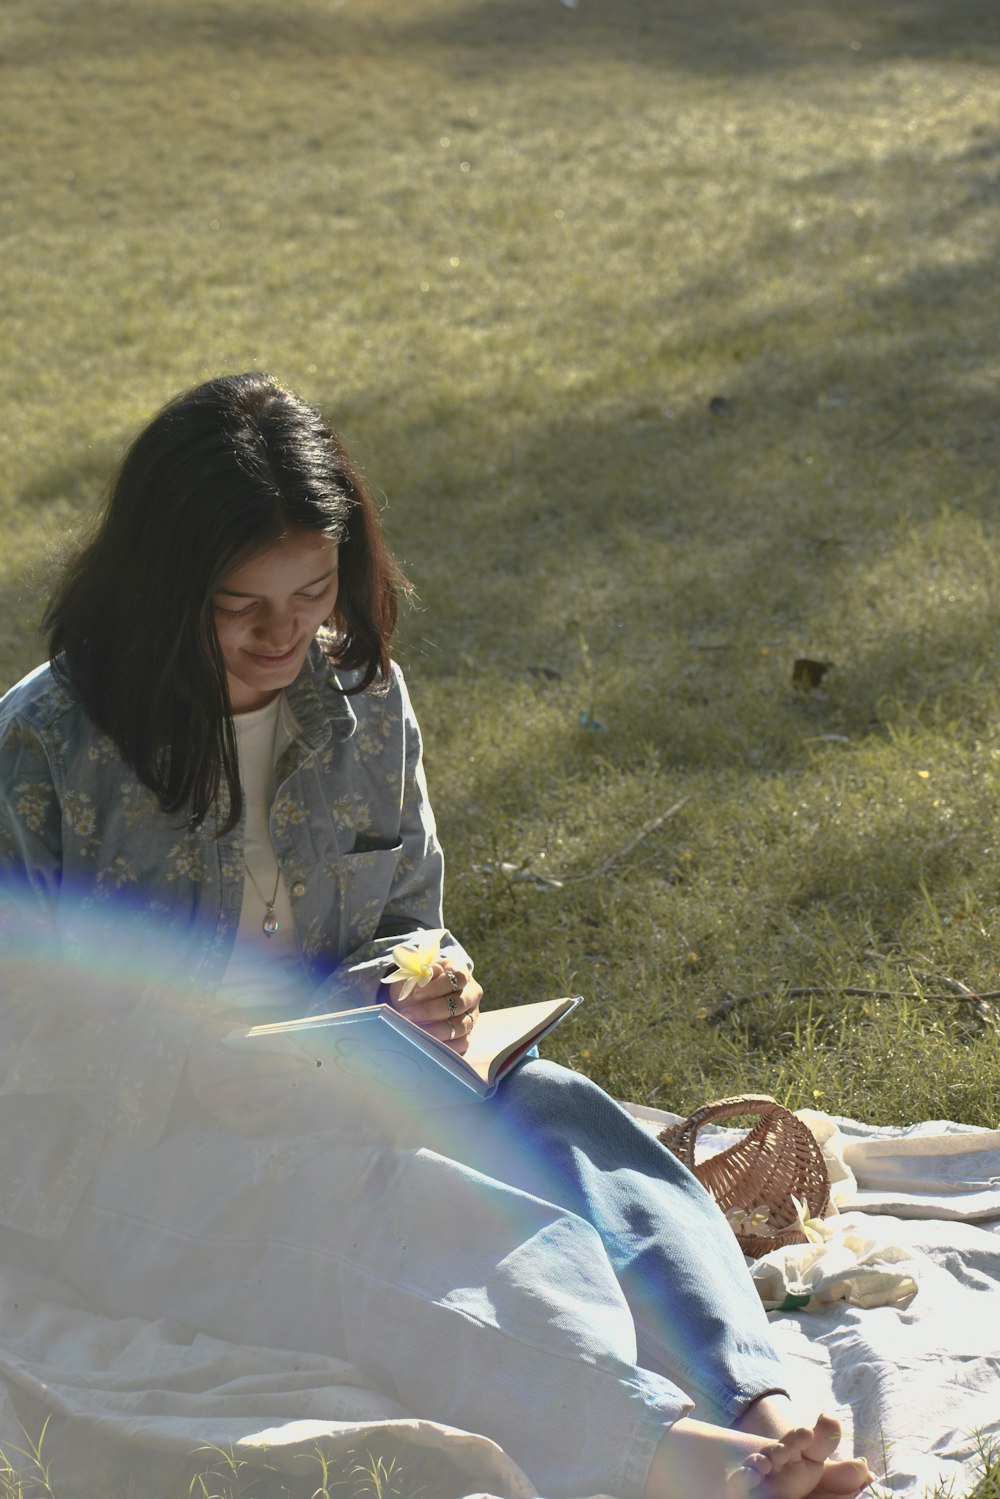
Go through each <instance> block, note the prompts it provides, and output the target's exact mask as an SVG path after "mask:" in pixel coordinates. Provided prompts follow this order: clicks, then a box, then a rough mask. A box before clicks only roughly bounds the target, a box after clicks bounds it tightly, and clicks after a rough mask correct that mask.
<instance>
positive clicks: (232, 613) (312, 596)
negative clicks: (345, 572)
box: [214, 578, 333, 619]
mask: <svg viewBox="0 0 1000 1499" xmlns="http://www.w3.org/2000/svg"><path fill="white" fill-rule="evenodd" d="M332 586H333V578H331V579H330V580H329V582H327V583H324V584H323V587H322V588H317V589H316V590H315V592H313V593H307V592H306V591H305V590H303V591H302V592H301V593H297V594H296V595H295V597H296V598H299V599H305V600H306V602H307V603H310V604H318V603H319V601H320V599H322V598H325V597H326V595H327V594H328V593H329V592H330V589H331V588H332ZM214 602H215V607H216V609H217V610H218V611H219V613H220V614H226V615H228V616H229V618H230V619H237V618H238V617H239V616H240V615H241V614H249V613H250V610H251V609H252V608H253V607H254V605H255V604H257V603H259V602H260V600H259V599H251V600H250V602H249V604H244V605H243V607H242V608H241V609H227V608H226V606H225V604H220V603H219V602H218V600H217V599H216V600H215V601H214Z"/></svg>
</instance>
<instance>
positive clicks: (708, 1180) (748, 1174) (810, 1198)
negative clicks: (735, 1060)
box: [658, 1093, 830, 1259]
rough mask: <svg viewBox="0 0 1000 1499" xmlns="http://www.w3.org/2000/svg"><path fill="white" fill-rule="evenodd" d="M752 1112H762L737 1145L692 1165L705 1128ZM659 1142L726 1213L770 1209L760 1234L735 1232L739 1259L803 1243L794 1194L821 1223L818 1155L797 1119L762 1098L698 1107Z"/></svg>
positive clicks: (822, 1173)
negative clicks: (701, 1129)
mask: <svg viewBox="0 0 1000 1499" xmlns="http://www.w3.org/2000/svg"><path fill="white" fill-rule="evenodd" d="M753 1115H759V1118H758V1119H757V1122H756V1124H754V1125H753V1127H752V1128H751V1129H750V1130H749V1131H748V1133H747V1134H745V1135H744V1136H743V1138H742V1139H741V1140H737V1142H736V1144H735V1145H730V1146H729V1148H728V1149H727V1150H722V1151H720V1152H719V1153H718V1155H713V1156H710V1157H709V1158H708V1159H707V1160H704V1161H701V1162H696V1161H695V1140H696V1138H697V1135H698V1131H699V1129H700V1128H701V1127H702V1125H703V1124H718V1123H719V1122H720V1121H721V1120H723V1119H733V1118H736V1117H737V1116H753ZM658 1138H659V1139H660V1140H661V1141H662V1142H663V1144H664V1145H666V1146H667V1148H668V1149H669V1150H672V1151H673V1153H674V1155H675V1156H677V1158H678V1160H680V1161H683V1163H684V1165H685V1166H687V1167H688V1168H689V1169H690V1170H691V1171H693V1172H694V1174H695V1176H696V1177H697V1178H698V1180H699V1181H700V1182H701V1184H702V1186H703V1187H707V1188H708V1190H709V1191H710V1192H711V1194H712V1196H713V1197H714V1198H715V1200H716V1202H717V1203H718V1204H719V1207H720V1208H721V1209H722V1211H723V1212H724V1213H729V1212H730V1211H731V1209H733V1208H742V1209H743V1210H744V1212H746V1213H750V1212H751V1211H752V1210H753V1209H754V1208H759V1207H765V1208H767V1209H768V1221H767V1223H766V1224H765V1225H763V1228H762V1231H761V1232H758V1233H748V1232H747V1231H746V1229H745V1228H743V1227H740V1226H734V1228H733V1232H734V1233H735V1234H736V1238H737V1240H738V1241H739V1245H740V1248H741V1249H742V1250H743V1252H744V1254H749V1255H752V1256H753V1257H754V1258H755V1259H757V1258H759V1257H760V1255H762V1254H766V1253H767V1251H768V1250H769V1249H778V1248H780V1247H782V1246H783V1245H785V1244H803V1243H805V1239H806V1236H805V1234H804V1233H803V1232H802V1230H801V1228H800V1227H799V1222H798V1217H797V1214H796V1212H795V1205H794V1203H793V1202H792V1197H793V1196H794V1197H798V1198H799V1199H800V1200H801V1201H804V1202H806V1203H807V1204H808V1206H809V1216H810V1217H811V1218H821V1217H822V1216H823V1214H824V1213H825V1212H826V1209H827V1207H828V1205H829V1202H830V1176H829V1173H828V1171H827V1169H826V1163H825V1161H824V1160H823V1152H822V1151H821V1150H820V1148H819V1146H818V1145H817V1143H816V1141H815V1139H814V1138H813V1135H812V1134H811V1133H810V1131H809V1130H808V1129H807V1127H806V1126H805V1125H804V1124H803V1123H802V1120H801V1119H797V1118H796V1117H795V1115H794V1114H792V1113H790V1112H789V1110H788V1109H786V1108H785V1107H784V1106H783V1105H782V1104H780V1103H778V1101H777V1099H774V1098H769V1097H768V1096H767V1095H766V1094H759V1093H757V1094H744V1095H743V1096H741V1097H739V1098H720V1099H719V1100H718V1102H716V1103H706V1104H703V1105H702V1107H701V1108H700V1109H695V1111H694V1113H693V1114H690V1115H689V1116H688V1117H687V1119H685V1120H684V1121H683V1123H681V1124H673V1125H669V1126H668V1127H667V1128H666V1129H664V1130H661V1131H660V1134H659V1136H658Z"/></svg>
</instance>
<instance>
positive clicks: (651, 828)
mask: <svg viewBox="0 0 1000 1499" xmlns="http://www.w3.org/2000/svg"><path fill="white" fill-rule="evenodd" d="M690 800H691V798H690V797H689V796H682V797H681V799H680V801H677V802H674V804H673V806H672V807H668V808H667V810H666V811H665V812H661V813H660V814H659V816H657V817H651V818H650V820H649V822H646V823H643V825H642V827H641V828H640V829H639V831H638V832H637V833H636V834H635V835H634V836H633V837H631V838H629V839H628V840H627V841H626V842H625V843H623V844H622V846H621V848H616V849H615V851H614V852H613V853H612V854H609V855H608V857H607V858H606V859H605V860H604V862H603V863H602V864H599V865H598V866H597V868H596V869H587V870H584V871H583V872H582V873H580V874H567V875H564V876H563V884H564V885H571V884H575V883H576V882H577V881H579V880H596V879H598V878H599V877H600V876H601V875H602V874H607V872H608V870H609V869H610V868H611V867H612V865H613V864H617V863H618V860H619V859H624V857H625V855H626V854H630V853H631V852H632V850H633V849H634V848H637V847H638V845H639V844H640V843H641V842H642V840H643V839H644V838H648V837H649V835H650V833H655V832H656V830H657V828H658V827H662V825H663V824H664V823H665V822H666V820H667V818H668V817H673V816H674V814H675V813H676V812H679V811H680V810H681V808H682V807H683V806H684V805H685V803H686V802H689V801H690Z"/></svg>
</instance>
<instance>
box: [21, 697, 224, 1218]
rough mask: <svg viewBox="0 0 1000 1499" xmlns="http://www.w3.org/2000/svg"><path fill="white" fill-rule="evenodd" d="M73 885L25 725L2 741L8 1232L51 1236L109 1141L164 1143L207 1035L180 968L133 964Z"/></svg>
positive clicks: (38, 751)
mask: <svg viewBox="0 0 1000 1499" xmlns="http://www.w3.org/2000/svg"><path fill="white" fill-rule="evenodd" d="M63 883H64V881H63V860H62V814H61V807H60V796H59V791H58V788H57V786H56V784H55V781H54V777H53V774H52V770H51V767H50V764H49V760H48V757H47V755H46V752H45V747H44V745H43V744H42V743H41V742H40V740H39V738H38V736H37V735H36V734H35V732H34V730H33V728H31V726H30V725H27V724H25V723H24V722H23V721H20V720H18V719H16V718H15V719H14V720H13V721H12V722H11V721H8V723H7V724H6V726H5V727H4V730H3V732H2V734H0V1223H5V1224H7V1225H8V1226H9V1227H12V1228H16V1229H19V1230H20V1231H22V1232H30V1233H41V1234H45V1235H50V1234H51V1235H54V1234H58V1233H60V1232H61V1231H62V1230H63V1228H65V1226H66V1223H67V1222H68V1220H69V1217H70V1215H71V1213H72V1211H73V1208H74V1206H75V1204H76V1202H77V1201H78V1200H79V1197H80V1195H81V1194H82V1192H83V1190H84V1187H85V1186H86V1183H87V1181H88V1179H89V1177H90V1174H91V1171H92V1169H93V1167H94V1165H95V1164H96V1162H97V1159H98V1157H99V1155H100V1151H101V1148H102V1146H103V1143H104V1141H105V1140H106V1138H107V1136H108V1134H109V1133H111V1132H114V1133H115V1134H116V1135H119V1136H120V1137H122V1138H129V1139H132V1140H134V1141H135V1143H137V1144H139V1145H142V1144H143V1143H147V1142H148V1143H152V1141H153V1140H154V1139H156V1138H158V1137H159V1135H160V1134H161V1133H162V1129H163V1126H164V1124H165V1122H166V1117H167V1115H168V1113H169V1110H170V1107H171V1105H172V1102H173V1098H174V1096H175V1093H176V1088H177V1083H178V1080H179V1078H180V1076H181V1073H182V1071H183V1068H184V1063H185V1059H186V1054H187V1047H188V1044H189V1032H191V1031H193V1028H194V1022H193V1020H192V1021H190V1022H188V1021H187V1020H186V1019H185V1017H184V1016H183V1015H179V1014H178V1013H177V1012H176V1010H175V1009H174V1007H173V1003H172V1000H171V999H170V998H169V997H168V998H167V999H166V1000H165V999H164V986H163V978H162V976H163V974H164V973H165V972H169V971H170V969H169V966H164V965H163V964H160V963H157V962H155V961H148V960H147V961H144V962H143V963H142V965H141V967H137V965H136V964H134V963H130V962H129V960H128V945H127V944H125V943H122V942H119V941H118V940H117V939H114V938H112V937H111V936H110V935H109V932H108V929H107V926H106V925H105V924H102V920H103V917H104V915H105V914H106V913H102V912H99V911H97V910H95V909H92V907H93V902H91V903H90V907H88V905H87V903H86V902H83V901H80V902H77V903H74V901H73V899H72V892H71V891H68V890H65V889H64V888H63Z"/></svg>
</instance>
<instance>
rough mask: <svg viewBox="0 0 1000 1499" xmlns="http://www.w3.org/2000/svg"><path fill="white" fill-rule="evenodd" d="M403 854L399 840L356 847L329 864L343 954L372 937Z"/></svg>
mask: <svg viewBox="0 0 1000 1499" xmlns="http://www.w3.org/2000/svg"><path fill="white" fill-rule="evenodd" d="M402 855H403V845H402V843H401V842H400V843H395V844H392V845H391V846H388V847H386V848H366V849H356V850H355V851H354V852H353V853H350V854H342V855H341V856H340V858H339V859H336V860H334V861H333V862H332V863H331V864H330V865H328V870H327V872H328V874H329V876H330V880H331V883H332V886H333V899H334V907H335V910H336V913H337V926H338V943H337V945H338V947H339V949H340V953H341V955H342V956H343V955H345V954H346V953H349V952H351V951H353V949H354V948H356V947H360V946H361V945H362V944H363V943H365V942H370V941H371V939H372V938H373V937H374V935H375V932H376V929H377V927H378V924H379V922H380V920H381V919H382V912H383V911H384V909H385V906H386V903H387V901H388V899H389V893H390V891H391V889H392V883H393V880H394V879H395V877H396V871H397V870H398V868H399V864H400V860H401V858H402Z"/></svg>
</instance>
